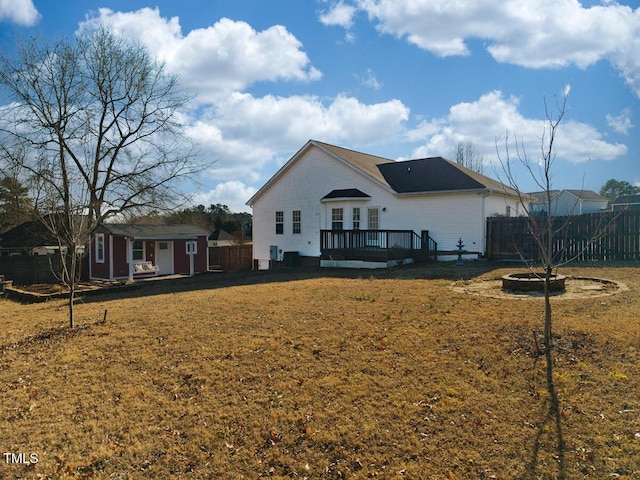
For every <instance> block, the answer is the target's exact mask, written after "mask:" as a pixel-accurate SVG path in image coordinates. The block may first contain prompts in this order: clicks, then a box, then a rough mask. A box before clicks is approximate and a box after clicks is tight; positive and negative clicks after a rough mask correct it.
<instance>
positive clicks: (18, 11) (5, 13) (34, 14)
mask: <svg viewBox="0 0 640 480" xmlns="http://www.w3.org/2000/svg"><path fill="white" fill-rule="evenodd" d="M2 20H8V21H10V22H13V23H17V24H18V25H23V26H26V27H30V26H32V25H35V24H36V23H37V22H38V20H40V13H39V12H38V10H37V9H36V7H35V6H34V5H33V1H32V0H0V21H2Z"/></svg>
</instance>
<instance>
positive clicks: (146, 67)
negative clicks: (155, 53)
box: [0, 26, 200, 327]
mask: <svg viewBox="0 0 640 480" xmlns="http://www.w3.org/2000/svg"><path fill="white" fill-rule="evenodd" d="M18 47H19V48H18V55H17V57H16V58H15V59H13V58H10V57H8V56H7V55H5V54H0V86H2V87H4V93H5V94H6V97H5V106H4V107H3V108H2V117H0V138H1V139H2V141H1V142H0V143H1V145H2V146H1V149H2V153H3V157H4V161H5V162H7V161H8V162H9V164H11V165H13V166H14V167H15V168H18V169H21V171H22V172H25V175H27V176H28V177H29V181H30V182H31V184H32V185H34V186H35V188H36V190H37V202H36V207H37V208H38V210H39V212H40V214H41V219H42V221H43V223H44V224H45V226H46V227H47V228H48V229H49V230H50V231H51V233H53V234H54V236H55V237H56V238H57V239H58V244H59V245H58V247H59V249H58V250H59V253H60V255H61V256H62V260H63V261H62V268H61V270H60V271H59V272H54V273H56V274H57V276H58V278H59V280H60V281H61V282H62V283H64V284H65V285H66V286H67V287H68V288H69V290H70V301H69V324H70V326H71V327H73V324H74V320H73V297H74V293H75V287H76V285H77V284H78V282H79V280H80V260H79V257H78V255H77V253H78V251H80V250H81V246H83V245H84V244H85V242H87V240H88V238H89V232H90V231H91V230H92V229H93V227H95V226H96V225H97V223H99V222H102V221H104V220H105V219H107V218H109V217H112V216H115V215H118V214H122V215H124V214H127V213H132V212H138V213H144V212H145V211H147V210H157V209H161V208H163V207H164V206H167V205H170V204H171V203H172V202H176V201H177V199H179V198H180V191H179V186H180V183H179V182H180V181H181V180H184V179H187V178H191V176H192V175H193V174H194V173H196V172H197V171H198V170H199V168H200V166H199V165H197V164H196V162H195V160H194V159H195V155H194V149H193V146H192V145H191V143H190V142H189V141H188V139H187V137H186V135H185V134H184V131H183V125H182V124H181V122H180V110H181V109H183V108H185V107H186V106H187V104H188V102H189V101H190V96H189V95H188V94H187V93H186V92H185V91H184V90H182V89H181V88H180V84H179V79H178V77H176V76H175V75H170V74H168V73H167V72H166V70H165V67H164V65H163V64H162V63H158V62H156V61H155V60H153V59H152V58H151V57H150V55H149V53H148V51H147V50H146V49H145V48H144V47H143V46H141V45H138V44H134V43H131V42H128V41H127V40H125V39H124V38H122V37H119V36H117V35H115V34H114V33H113V32H111V31H110V30H109V29H107V28H105V27H103V26H102V27H99V28H97V29H95V30H90V31H87V32H85V33H83V34H82V35H80V36H78V37H76V38H74V39H73V40H66V39H62V40H59V41H57V42H55V43H53V44H48V43H46V42H40V41H38V40H35V39H32V40H31V41H29V42H27V43H23V44H20V45H19V46H18Z"/></svg>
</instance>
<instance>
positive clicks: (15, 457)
mask: <svg viewBox="0 0 640 480" xmlns="http://www.w3.org/2000/svg"><path fill="white" fill-rule="evenodd" d="M495 267H496V266H495V265H487V264H484V263H479V264H471V265H468V266H466V267H464V268H459V267H455V266H453V265H452V264H446V265H438V266H415V267H411V268H405V269H398V270H393V271H390V272H383V273H372V272H333V271H328V272H319V271H307V272H302V273H281V274H271V273H265V274H263V275H259V274H257V273H254V274H247V275H245V276H242V275H232V276H230V277H222V276H219V275H218V276H202V277H196V278H195V279H190V280H187V281H182V282H173V283H169V282H166V281H165V282H155V283H154V284H153V285H148V286H145V287H143V288H142V289H139V290H136V291H133V292H131V293H130V294H125V293H123V292H121V293H118V294H109V295H105V296H100V297H94V298H91V299H86V300H85V301H84V302H83V303H79V304H78V306H77V308H76V311H77V323H78V325H79V328H77V329H76V330H74V331H73V332H71V331H69V330H68V329H67V328H66V327H65V325H66V323H67V320H66V309H65V306H64V303H63V301H59V300H56V301H52V302H49V303H45V304H30V305H26V304H19V303H16V302H13V301H9V300H7V299H3V298H2V297H0V322H1V325H2V328H1V329H0V391H1V396H2V397H1V398H2V401H1V402H2V417H1V419H0V442H1V446H0V449H1V450H2V452H4V455H3V457H2V458H0V478H3V479H13V478H113V479H127V478H130V479H137V478H149V479H162V478H225V479H226V478H229V479H240V478H245V479H255V478H262V477H272V478H301V479H302V478H309V479H312V478H327V479H332V478H336V479H338V478H373V477H376V478H411V479H476V478H477V479H483V478H487V479H489V478H496V479H513V478H532V479H533V478H540V479H547V478H557V477H558V476H559V475H561V474H564V475H565V477H566V478H571V479H575V478H593V479H605V478H626V479H638V478H640V369H639V366H640V361H639V360H640V358H639V348H640V345H639V339H640V322H639V317H640V314H639V312H640V297H639V295H638V292H639V288H640V281H639V276H638V272H639V270H638V265H634V266H631V267H607V268H604V267H600V268H590V267H573V268H567V269H563V271H562V273H564V274H574V275H586V276H596V277H603V278H610V279H613V280H617V281H621V282H624V283H626V284H627V286H628V287H629V290H628V291H627V292H624V293H621V294H618V295H615V296H610V297H599V298H592V299H583V300H560V299H554V301H553V308H554V322H555V330H556V332H557V337H556V346H557V349H556V351H555V374H554V375H555V381H556V385H557V387H558V389H559V394H560V402H561V417H562V423H563V428H564V432H563V433H564V437H565V441H566V445H565V448H564V451H563V452H562V455H558V452H557V450H556V442H555V426H554V423H553V421H552V419H550V418H549V416H548V411H549V404H548V401H547V391H546V383H545V366H544V358H537V356H536V353H537V352H536V349H535V341H534V334H533V332H534V331H537V332H540V331H541V327H542V318H543V303H542V301H541V300H540V299H531V300H510V299H499V298H485V297H478V296H473V295H467V294H465V293H461V292H455V291H452V290H451V288H450V287H451V284H452V282H453V281H454V280H457V279H460V278H466V279H472V278H480V277H482V278H489V277H496V276H499V275H500V274H503V273H506V272H507V271H513V270H512V269H510V270H507V269H504V268H503V269H501V270H495ZM260 273H263V272H260ZM171 289H173V291H171ZM105 309H106V310H108V314H107V320H106V322H104V323H102V319H103V316H104V311H105ZM538 336H539V337H540V336H541V334H540V333H538ZM20 454H22V456H21V455H20ZM32 454H34V456H31V455H32ZM36 456H37V463H31V464H29V465H23V464H17V463H16V462H18V461H21V460H23V459H24V460H29V459H30V458H31V459H36V458H35V457H36ZM561 469H564V470H562V471H561Z"/></svg>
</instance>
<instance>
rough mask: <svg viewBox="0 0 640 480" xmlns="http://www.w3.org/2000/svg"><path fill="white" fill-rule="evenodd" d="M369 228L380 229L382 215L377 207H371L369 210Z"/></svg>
mask: <svg viewBox="0 0 640 480" xmlns="http://www.w3.org/2000/svg"><path fill="white" fill-rule="evenodd" d="M367 214H368V219H367V220H368V223H369V230H378V228H380V215H379V211H378V209H377V208H370V209H369V210H368V212H367Z"/></svg>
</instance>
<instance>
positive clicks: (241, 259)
mask: <svg viewBox="0 0 640 480" xmlns="http://www.w3.org/2000/svg"><path fill="white" fill-rule="evenodd" d="M252 257H253V251H252V246H251V245H230V246H226V247H209V270H224V271H227V272H232V271H236V270H251V266H252Z"/></svg>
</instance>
